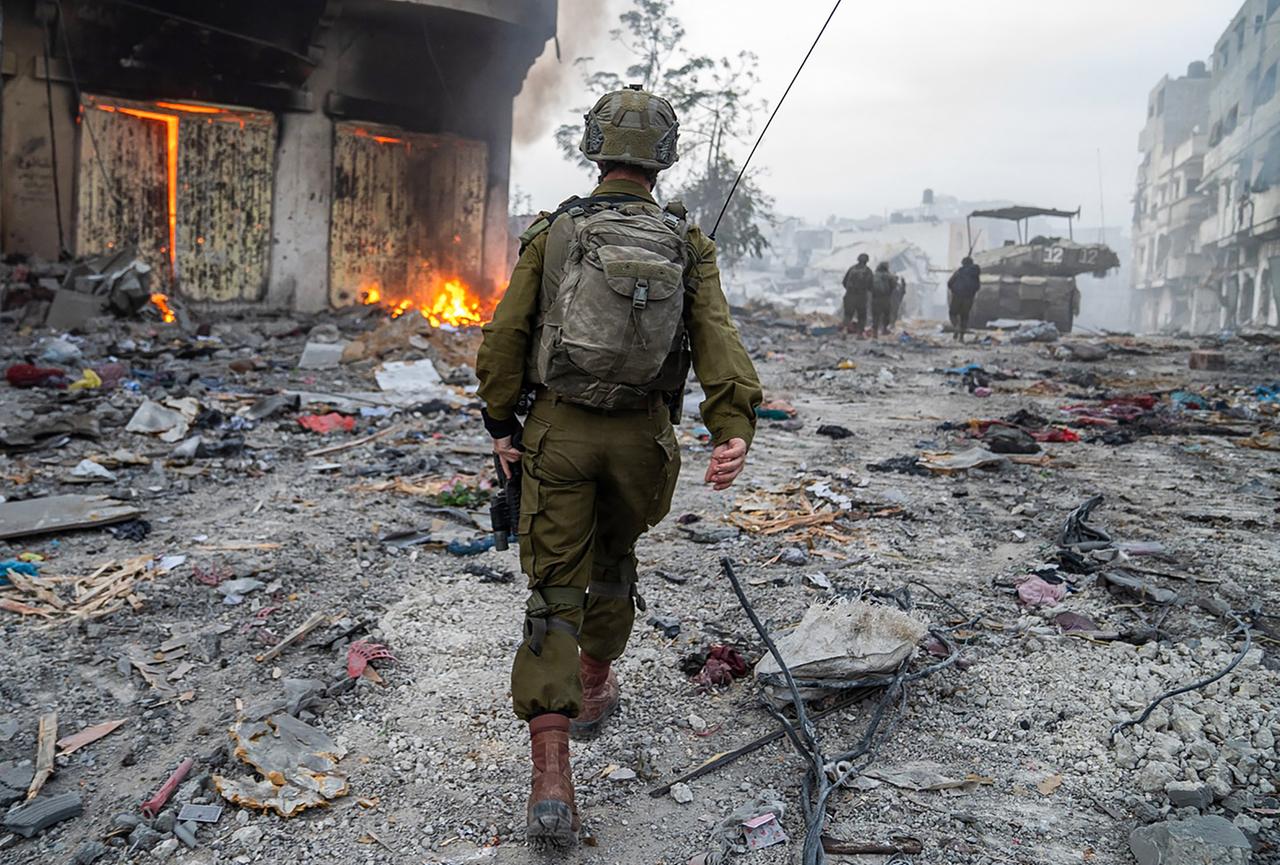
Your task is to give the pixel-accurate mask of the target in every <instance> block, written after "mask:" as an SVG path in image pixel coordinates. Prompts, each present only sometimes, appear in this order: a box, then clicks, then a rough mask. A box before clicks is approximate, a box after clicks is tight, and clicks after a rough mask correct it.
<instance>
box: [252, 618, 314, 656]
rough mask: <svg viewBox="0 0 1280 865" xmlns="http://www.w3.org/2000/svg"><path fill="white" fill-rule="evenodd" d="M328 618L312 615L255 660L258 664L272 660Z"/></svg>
mask: <svg viewBox="0 0 1280 865" xmlns="http://www.w3.org/2000/svg"><path fill="white" fill-rule="evenodd" d="M328 618H329V617H328V616H326V615H325V614H324V613H312V614H311V618H309V619H307V620H306V621H305V622H303V623H302V624H301V625H299V626H298V627H296V628H294V629H293V630H292V631H290V632H289V635H288V636H287V637H285V638H284V639H283V640H281V641H280V642H278V643H276V644H275V645H274V646H272V647H271V648H270V649H267V650H266V651H265V652H263V653H262V654H261V655H258V656H256V658H255V660H257V661H258V662H260V663H261V662H265V661H270V660H271V659H272V658H274V657H276V656H278V655H279V654H280V653H281V652H283V651H284V650H285V649H287V648H289V647H290V646H292V645H293V644H294V643H296V642H298V641H299V640H301V639H302V638H303V637H305V636H306V635H307V634H309V633H311V632H312V631H314V630H315V629H316V628H318V627H320V626H321V625H323V624H324V623H325V621H326V620H327V619H328Z"/></svg>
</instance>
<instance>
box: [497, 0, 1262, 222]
mask: <svg viewBox="0 0 1280 865" xmlns="http://www.w3.org/2000/svg"><path fill="white" fill-rule="evenodd" d="M583 3H587V4H590V6H593V7H594V6H606V7H609V12H610V14H608V15H607V16H602V18H604V19H605V20H604V21H603V22H602V26H600V27H598V28H596V29H597V30H598V31H601V32H600V34H599V37H598V38H596V39H595V40H594V44H591V43H592V40H591V39H590V37H589V36H588V37H584V36H583V34H582V33H580V32H577V31H575V30H574V29H573V28H571V27H568V26H566V22H565V20H564V17H565V15H566V14H571V15H573V16H574V17H575V20H578V21H580V20H581V4H583ZM627 5H629V4H628V3H627V2H626V0H561V18H562V22H561V29H562V37H561V41H562V48H563V49H564V57H563V62H564V64H566V66H567V64H569V63H570V62H571V61H572V59H573V57H574V56H575V55H577V54H584V53H585V54H592V55H594V56H595V57H597V58H598V59H599V61H600V62H601V65H606V66H608V67H609V68H623V67H625V65H626V64H627V62H628V58H626V57H625V56H622V54H621V52H620V49H619V48H618V46H616V44H614V43H612V42H611V41H610V40H609V39H608V37H607V35H606V34H605V33H604V32H603V31H607V30H608V29H609V27H612V26H614V23H615V22H616V15H617V13H618V11H620V10H621V9H623V8H626V6H627ZM831 5H832V0H786V2H777V0H696V2H695V0H676V2H675V8H676V9H677V11H678V13H679V15H680V17H681V20H682V21H683V22H684V24H685V27H686V29H687V31H688V43H689V45H690V47H691V48H693V49H694V50H696V51H697V52H699V53H704V54H708V55H711V56H713V57H719V56H723V55H732V54H736V53H737V52H738V51H739V50H742V49H748V50H752V51H755V52H756V53H757V54H758V55H759V57H760V62H759V74H760V78H761V84H760V88H761V92H760V95H761V96H763V97H765V98H767V99H768V100H769V102H770V105H773V104H774V103H776V101H777V99H778V97H779V96H780V95H781V94H782V91H783V89H784V88H785V87H786V84H787V81H788V80H789V79H790V76H791V74H792V72H793V71H794V69H795V67H796V65H797V64H798V63H799V62H800V59H801V58H802V57H803V56H804V52H805V50H806V49H807V48H808V45H809V43H810V42H811V41H812V39H813V37H814V35H815V34H816V33H817V30H818V28H819V27H820V26H821V24H822V21H823V19H824V18H825V17H826V15H827V13H828V12H829V11H830V9H831ZM1240 5H1241V4H1240V2H1238V0H1056V2H1049V0H965V2H956V0H917V2H915V3H911V4H889V3H878V4H871V3H861V2H854V0H849V2H845V3H843V5H842V6H841V8H840V11H839V12H837V13H836V17H835V20H834V21H833V22H832V24H831V26H830V27H829V28H828V30H827V33H826V35H825V36H824V37H823V40H822V42H821V43H820V44H819V46H818V48H817V50H816V51H815V52H814V55H813V57H812V58H811V59H810V61H809V65H808V66H807V67H806V68H805V71H804V73H803V74H802V75H801V77H800V80H799V82H798V83H797V84H796V87H795V89H794V90H793V91H792V93H791V96H790V97H788V99H787V102H786V104H785V105H784V106H783V107H782V110H781V112H780V113H779V115H778V117H777V119H776V120H775V121H774V124H773V127H772V128H771V129H770V131H769V134H768V136H767V137H766V138H765V141H764V143H763V144H762V145H761V147H760V150H759V152H758V153H757V154H756V162H755V163H754V164H755V165H758V166H759V167H760V168H762V169H764V170H765V171H766V174H765V175H764V176H763V177H761V178H760V182H761V184H762V185H763V186H764V187H765V189H766V191H767V192H769V193H770V194H772V195H773V196H774V197H775V198H776V200H777V210H778V212H779V213H784V214H794V215H799V216H804V217H807V218H809V219H812V220H815V221H820V220H822V219H825V218H826V217H827V216H828V215H830V214H838V215H841V216H865V215H867V214H872V213H883V212H885V211H886V210H889V209H894V208H901V207H910V206H913V205H915V204H918V203H919V201H920V193H921V191H922V190H923V189H925V188H926V187H932V188H933V189H935V190H936V191H937V192H938V193H940V194H951V195H957V196H959V197H961V198H963V199H971V200H974V199H997V198H999V199H1010V200H1013V201H1017V202H1020V203H1029V204H1039V205H1046V206H1052V207H1064V208H1070V209H1074V208H1075V207H1076V206H1078V205H1082V206H1083V207H1084V213H1083V214H1082V222H1083V223H1084V224H1086V225H1090V224H1095V225H1096V224H1097V221H1098V209H1099V186H1098V151H1099V149H1101V154H1102V180H1103V187H1104V190H1105V195H1104V197H1103V201H1104V205H1105V209H1106V210H1105V216H1106V222H1107V223H1108V224H1109V225H1117V224H1126V225H1127V224H1128V222H1129V221H1130V219H1131V208H1132V205H1131V204H1130V199H1131V198H1132V196H1133V187H1134V176H1135V171H1136V166H1137V163H1138V152H1137V140H1138V132H1139V130H1140V129H1141V128H1142V125H1143V122H1144V121H1145V116H1146V100H1147V94H1148V93H1149V92H1150V90H1151V88H1152V87H1153V86H1154V85H1155V84H1156V82H1157V81H1158V80H1159V79H1160V77H1161V76H1162V75H1165V74H1170V75H1174V76H1176V75H1181V74H1184V73H1185V71H1186V67H1187V64H1188V63H1189V62H1191V61H1193V60H1197V59H1207V58H1208V57H1209V56H1210V54H1211V52H1212V49H1213V45H1214V44H1215V42H1216V40H1217V38H1218V36H1219V35H1220V34H1221V33H1222V32H1223V31H1224V30H1225V29H1226V27H1227V25H1228V23H1229V22H1230V20H1231V18H1232V16H1233V15H1234V14H1235V13H1236V12H1237V11H1238V10H1239V8H1240ZM780 9H781V10H784V11H783V12H782V13H781V14H780V13H779V10H780ZM587 29H588V30H589V29H591V28H587ZM548 59H549V58H547V57H544V58H543V61H542V62H546V61H547V60H548ZM566 72H567V74H564V75H563V79H564V82H565V83H564V86H562V87H561V88H560V90H559V91H557V98H556V99H555V100H553V101H557V102H558V103H559V104H558V105H556V106H554V107H552V108H550V109H544V111H542V112H539V117H542V116H545V117H546V118H547V120H546V128H545V130H541V133H542V134H540V135H538V136H536V137H535V138H534V140H533V141H531V142H529V143H520V142H517V144H516V147H515V152H514V154H513V175H512V183H513V186H514V187H518V188H519V189H520V190H521V191H523V192H525V193H527V194H529V195H530V196H532V198H533V202H534V206H535V209H542V208H551V207H552V206H554V205H555V204H556V203H558V202H559V201H560V200H562V199H563V198H565V197H567V196H568V195H570V194H574V193H582V192H584V191H587V190H584V189H583V187H584V186H587V185H588V184H587V179H586V177H585V175H584V174H583V173H582V172H581V171H580V170H579V169H577V168H575V167H573V166H571V165H569V164H568V163H567V162H565V161H564V159H563V158H562V157H561V156H560V155H559V153H558V152H557V151H556V149H555V146H554V143H553V142H552V140H551V129H552V128H554V126H555V124H556V123H559V122H564V120H562V118H564V119H572V118H573V117H574V115H573V114H572V112H571V109H572V108H573V107H575V106H581V105H583V104H590V102H591V101H592V99H593V98H594V97H593V95H588V94H584V92H583V91H582V87H581V84H580V82H579V80H577V79H576V78H575V77H574V75H573V73H572V71H571V70H566ZM535 131H537V130H535ZM740 155H741V154H740Z"/></svg>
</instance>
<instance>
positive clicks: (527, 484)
mask: <svg viewBox="0 0 1280 865" xmlns="http://www.w3.org/2000/svg"><path fill="white" fill-rule="evenodd" d="M527 455H528V453H527V452H526V457H527ZM542 506H543V501H542V484H541V482H539V480H538V479H537V478H535V477H533V476H531V475H530V474H529V473H528V472H527V471H526V472H525V474H524V478H523V481H522V483H521V487H520V522H519V524H518V525H517V526H516V534H518V535H519V536H520V569H521V570H522V571H524V572H525V574H527V575H528V576H529V578H530V580H532V579H533V575H534V574H536V573H537V571H536V570H535V568H534V564H535V559H534V554H533V537H532V535H533V518H534V517H535V516H537V515H538V513H539V512H540V511H541V510H542Z"/></svg>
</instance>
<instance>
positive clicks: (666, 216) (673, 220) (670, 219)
mask: <svg viewBox="0 0 1280 865" xmlns="http://www.w3.org/2000/svg"><path fill="white" fill-rule="evenodd" d="M662 221H663V222H665V223H666V224H667V228H670V229H671V230H672V231H675V230H676V229H678V228H679V227H680V217H678V216H676V215H675V214H674V213H671V212H670V211H667V210H664V211H662Z"/></svg>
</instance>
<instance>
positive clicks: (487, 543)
mask: <svg viewBox="0 0 1280 865" xmlns="http://www.w3.org/2000/svg"><path fill="white" fill-rule="evenodd" d="M445 549H446V550H448V551H449V552H451V553H453V554H454V555H455V556H475V555H479V554H480V553H483V552H485V551H486V550H491V549H493V535H485V536H484V537H480V538H476V539H475V540H471V541H449V543H448V544H447V545H446V546H445Z"/></svg>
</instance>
